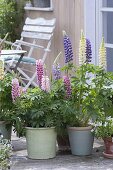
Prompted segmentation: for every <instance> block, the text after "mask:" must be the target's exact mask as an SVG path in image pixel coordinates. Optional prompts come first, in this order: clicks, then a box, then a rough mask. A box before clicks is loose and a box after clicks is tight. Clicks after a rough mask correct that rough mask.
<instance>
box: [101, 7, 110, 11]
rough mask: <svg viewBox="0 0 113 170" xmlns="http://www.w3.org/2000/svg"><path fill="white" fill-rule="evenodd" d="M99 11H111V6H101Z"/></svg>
mask: <svg viewBox="0 0 113 170" xmlns="http://www.w3.org/2000/svg"><path fill="white" fill-rule="evenodd" d="M100 11H102V12H113V8H107V7H103V8H101V9H100Z"/></svg>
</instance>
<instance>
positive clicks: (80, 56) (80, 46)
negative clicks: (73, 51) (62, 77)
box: [79, 31, 86, 66]
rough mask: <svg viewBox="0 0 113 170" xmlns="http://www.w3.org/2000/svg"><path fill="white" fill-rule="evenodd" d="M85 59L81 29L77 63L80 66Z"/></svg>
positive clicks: (84, 41)
mask: <svg viewBox="0 0 113 170" xmlns="http://www.w3.org/2000/svg"><path fill="white" fill-rule="evenodd" d="M85 61H86V38H85V36H84V33H83V31H81V38H80V43H79V65H80V66H81V65H82V64H84V63H85Z"/></svg>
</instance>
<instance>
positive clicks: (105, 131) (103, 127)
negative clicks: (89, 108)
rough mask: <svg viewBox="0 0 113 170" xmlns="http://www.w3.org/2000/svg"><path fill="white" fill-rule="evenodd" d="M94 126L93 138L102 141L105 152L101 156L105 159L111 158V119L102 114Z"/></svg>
mask: <svg viewBox="0 0 113 170" xmlns="http://www.w3.org/2000/svg"><path fill="white" fill-rule="evenodd" d="M94 126H95V136H96V137H97V138H101V139H103V140H104V145H105V151H104V152H103V155H104V156H105V157H107V158H113V149H112V148H113V118H112V117H111V116H109V117H107V116H105V114H104V113H102V114H101V115H100V117H99V118H98V120H97V121H96V122H95V123H94Z"/></svg>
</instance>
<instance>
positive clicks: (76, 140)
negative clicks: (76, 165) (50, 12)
mask: <svg viewBox="0 0 113 170" xmlns="http://www.w3.org/2000/svg"><path fill="white" fill-rule="evenodd" d="M91 129H92V127H69V128H68V134H69V141H70V146H71V152H72V154H73V155H79V156H80V155H81V156H83V155H90V154H92V150H93V142H94V135H93V134H92V133H91Z"/></svg>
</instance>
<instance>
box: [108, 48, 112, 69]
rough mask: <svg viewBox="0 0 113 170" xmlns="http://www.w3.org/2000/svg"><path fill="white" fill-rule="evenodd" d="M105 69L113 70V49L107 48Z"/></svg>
mask: <svg viewBox="0 0 113 170" xmlns="http://www.w3.org/2000/svg"><path fill="white" fill-rule="evenodd" d="M107 71H112V72H113V49H111V48H107Z"/></svg>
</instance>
